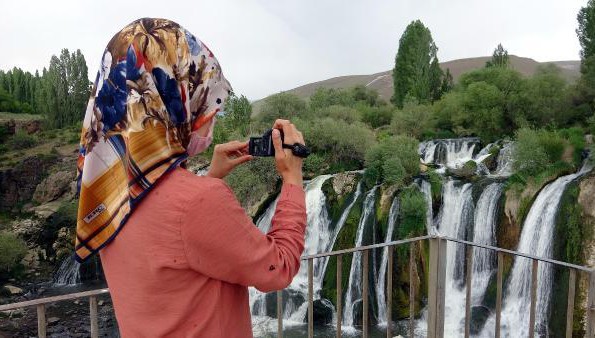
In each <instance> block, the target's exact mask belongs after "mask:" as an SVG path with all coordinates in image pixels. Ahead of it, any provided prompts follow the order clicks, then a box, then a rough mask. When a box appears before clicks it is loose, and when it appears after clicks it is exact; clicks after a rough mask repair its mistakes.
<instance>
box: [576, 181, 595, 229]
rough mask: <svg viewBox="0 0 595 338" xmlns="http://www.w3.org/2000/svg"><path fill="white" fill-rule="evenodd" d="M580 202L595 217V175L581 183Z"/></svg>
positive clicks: (589, 214) (585, 210) (586, 211)
mask: <svg viewBox="0 0 595 338" xmlns="http://www.w3.org/2000/svg"><path fill="white" fill-rule="evenodd" d="M579 187H580V193H579V195H578V203H579V204H580V205H581V206H582V207H583V212H585V213H586V214H587V215H588V216H589V217H591V218H592V219H595V207H594V206H595V175H591V176H589V177H587V178H585V179H583V180H582V181H581V183H580V185H579Z"/></svg>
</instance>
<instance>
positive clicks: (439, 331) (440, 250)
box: [428, 237, 446, 338]
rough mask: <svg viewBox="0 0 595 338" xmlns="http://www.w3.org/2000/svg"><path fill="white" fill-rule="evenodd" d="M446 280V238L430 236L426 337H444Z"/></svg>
mask: <svg viewBox="0 0 595 338" xmlns="http://www.w3.org/2000/svg"><path fill="white" fill-rule="evenodd" d="M445 280H446V240H445V239H442V238H439V237H434V238H430V278H429V288H430V290H429V292H428V337H430V338H442V337H444V296H445V293H444V292H445V289H444V284H445Z"/></svg>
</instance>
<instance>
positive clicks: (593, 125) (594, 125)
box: [587, 115, 595, 135]
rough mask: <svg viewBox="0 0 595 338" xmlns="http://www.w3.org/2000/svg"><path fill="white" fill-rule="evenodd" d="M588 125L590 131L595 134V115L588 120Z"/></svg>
mask: <svg viewBox="0 0 595 338" xmlns="http://www.w3.org/2000/svg"><path fill="white" fill-rule="evenodd" d="M587 125H588V131H589V133H591V134H592V135H595V115H593V116H591V117H589V119H588V120H587Z"/></svg>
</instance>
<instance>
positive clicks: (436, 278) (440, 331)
mask: <svg viewBox="0 0 595 338" xmlns="http://www.w3.org/2000/svg"><path fill="white" fill-rule="evenodd" d="M425 240H427V241H429V259H430V261H429V278H428V288H429V289H428V302H427V336H428V337H431V338H442V337H444V315H445V281H446V257H447V256H446V254H447V242H448V241H451V242H453V243H458V244H462V245H464V246H465V249H466V266H467V269H466V272H465V280H466V285H467V287H466V300H465V337H469V335H470V324H471V320H470V319H471V289H472V288H471V285H472V279H473V268H472V267H473V250H474V248H481V249H487V250H492V251H495V252H496V253H497V257H498V259H497V262H498V263H497V277H496V283H497V291H496V309H495V312H496V313H495V316H496V318H495V319H496V320H495V337H496V338H500V328H501V327H500V322H501V312H502V279H503V271H504V255H505V254H507V255H513V256H518V257H525V258H528V259H531V261H532V274H531V306H530V319H529V323H528V324H527V325H529V336H530V337H533V336H534V328H535V312H536V308H535V307H536V302H537V283H538V280H537V269H538V267H539V263H540V262H541V263H547V264H553V265H556V266H560V267H564V268H567V269H568V270H569V283H568V298H567V310H566V337H572V329H573V325H572V324H573V318H574V301H575V293H576V288H575V286H576V281H577V274H578V273H582V274H584V275H586V277H587V279H588V281H589V288H588V292H587V294H588V296H587V304H586V309H585V310H586V333H585V336H586V337H589V338H594V337H595V335H594V331H595V269H592V268H587V267H584V266H580V265H575V264H570V263H565V262H561V261H556V260H553V259H549V258H543V257H537V256H533V255H528V254H524V253H521V252H517V251H513V250H507V249H502V248H498V247H494V246H489V245H481V244H476V243H473V242H468V241H464V240H460V239H456V238H451V237H445V236H421V237H415V238H410V239H404V240H397V241H392V242H388V243H382V244H374V245H368V246H362V247H357V248H352V249H346V250H339V251H333V252H328V253H319V254H314V255H310V256H304V257H302V260H305V261H307V264H308V300H307V301H308V329H307V330H308V337H314V290H313V284H314V283H313V278H314V277H313V275H314V273H313V270H314V259H319V258H325V257H331V256H336V259H337V265H336V267H337V270H336V273H337V278H336V282H337V284H336V292H337V304H336V309H337V323H336V325H337V326H336V336H337V337H338V338H341V336H342V329H341V324H342V318H341V317H342V310H343V304H342V296H343V290H342V264H343V255H345V254H351V253H354V252H357V251H361V252H362V265H363V266H362V308H363V311H362V328H361V330H362V335H363V337H364V338H367V337H369V329H370V327H369V326H370V323H369V321H368V315H369V304H368V302H369V299H368V298H369V297H368V292H369V290H368V289H369V287H368V278H367V276H368V271H369V251H370V250H373V249H379V248H387V250H388V255H387V274H386V276H387V282H386V293H385V295H386V309H387V311H386V322H387V326H386V336H387V337H389V338H390V337H392V332H391V331H392V328H391V323H392V291H393V290H392V289H393V280H392V274H393V262H394V258H393V251H394V248H395V247H396V246H400V245H406V244H409V245H410V247H409V249H410V254H409V259H410V261H409V269H410V270H409V327H408V333H409V336H410V337H413V336H414V328H415V318H414V314H415V301H414V298H415V291H416V290H415V283H414V275H415V273H414V272H415V271H414V269H415V266H416V263H415V245H414V244H416V243H418V242H421V241H425ZM108 293H109V289H97V290H91V291H85V292H78V293H72V294H65V295H60V296H55V297H47V298H41V299H35V300H30V301H25V302H19V303H12V304H7V305H0V311H8V310H15V309H20V308H25V307H32V306H35V307H36V308H37V323H38V336H39V337H42V338H45V337H46V329H47V323H46V314H45V305H46V304H49V303H54V302H58V301H65V300H73V299H79V298H85V297H88V298H89V313H90V325H91V337H92V338H96V337H98V335H99V332H98V331H99V330H98V325H97V296H98V295H103V294H108ZM282 300H283V296H282V291H277V311H276V312H277V335H278V337H282V336H283V302H282Z"/></svg>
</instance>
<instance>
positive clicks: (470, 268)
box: [465, 245, 473, 338]
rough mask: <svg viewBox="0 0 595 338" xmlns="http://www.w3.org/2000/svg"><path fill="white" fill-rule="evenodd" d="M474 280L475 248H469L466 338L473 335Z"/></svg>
mask: <svg viewBox="0 0 595 338" xmlns="http://www.w3.org/2000/svg"><path fill="white" fill-rule="evenodd" d="M472 280H473V247H472V246H470V245H468V246H467V281H466V284H467V296H466V298H465V338H469V334H470V333H471V287H472V284H471V283H472Z"/></svg>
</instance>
